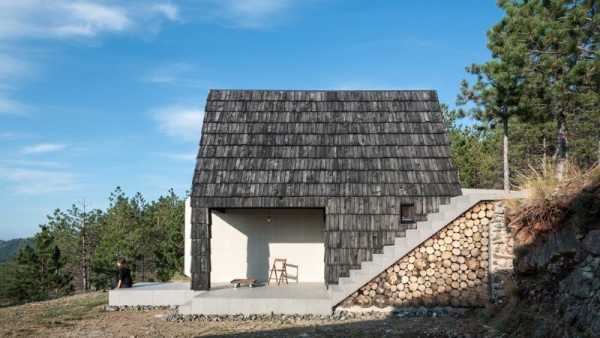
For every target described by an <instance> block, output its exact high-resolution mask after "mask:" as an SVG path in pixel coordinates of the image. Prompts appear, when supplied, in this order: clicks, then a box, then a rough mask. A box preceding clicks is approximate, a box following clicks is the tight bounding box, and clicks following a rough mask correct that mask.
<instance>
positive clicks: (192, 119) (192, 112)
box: [153, 105, 204, 142]
mask: <svg viewBox="0 0 600 338" xmlns="http://www.w3.org/2000/svg"><path fill="white" fill-rule="evenodd" d="M153 116H154V119H155V120H156V121H157V122H158V128H159V130H160V131H161V132H162V133H164V134H165V135H168V136H171V137H173V138H178V139H181V140H184V141H196V142H197V141H198V140H199V139H200V131H201V130H202V119H203V118H204V112H203V111H202V110H200V109H198V108H197V107H190V106H183V105H171V106H167V107H164V108H160V109H158V110H156V111H155V112H154V113H153Z"/></svg>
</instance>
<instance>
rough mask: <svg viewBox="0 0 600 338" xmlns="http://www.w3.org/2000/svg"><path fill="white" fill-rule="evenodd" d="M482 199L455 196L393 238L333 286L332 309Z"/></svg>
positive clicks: (331, 290)
mask: <svg viewBox="0 0 600 338" xmlns="http://www.w3.org/2000/svg"><path fill="white" fill-rule="evenodd" d="M480 199H481V196H480V195H474V194H470V195H461V196H456V197H452V198H451V199H450V203H448V204H441V205H440V206H439V208H438V212H435V213H431V214H429V215H427V220H425V221H418V222H416V223H415V225H416V227H414V226H413V228H410V227H407V228H406V229H405V230H404V231H403V232H402V233H401V234H399V236H397V237H396V238H395V239H394V244H393V245H385V246H384V247H383V250H382V252H381V253H374V254H373V255H372V259H371V260H370V261H364V262H361V264H360V269H351V270H350V271H349V277H341V278H340V279H339V282H338V284H337V285H331V286H330V295H331V301H332V303H331V304H332V306H336V305H337V304H338V303H339V302H341V301H343V300H344V299H345V298H346V297H348V296H350V295H351V294H352V293H354V292H356V291H357V290H358V289H359V288H360V287H362V286H363V285H364V284H365V283H367V282H369V281H370V280H371V279H373V278H375V277H377V275H378V274H380V273H381V272H383V271H385V270H386V269H387V268H388V267H389V266H391V265H392V264H394V263H395V262H396V261H397V260H399V259H401V258H402V257H404V256H405V255H406V254H408V253H409V252H410V251H411V250H413V249H414V248H416V247H418V246H419V245H420V244H422V243H423V242H424V241H426V240H427V239H429V238H430V237H431V236H433V235H434V234H435V233H437V232H438V231H439V230H441V228H442V227H444V226H446V225H448V224H449V223H450V222H452V221H453V220H454V219H455V218H456V217H458V216H460V215H461V214H462V213H463V212H465V211H466V210H468V209H469V208H470V207H472V206H473V205H474V204H475V203H477V202H479V201H480Z"/></svg>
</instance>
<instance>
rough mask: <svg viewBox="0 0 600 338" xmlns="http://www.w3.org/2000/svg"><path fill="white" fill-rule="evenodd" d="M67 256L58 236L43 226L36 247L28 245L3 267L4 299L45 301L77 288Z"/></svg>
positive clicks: (0, 287) (0, 289)
mask: <svg viewBox="0 0 600 338" xmlns="http://www.w3.org/2000/svg"><path fill="white" fill-rule="evenodd" d="M65 261H66V259H65V257H64V256H63V255H62V254H61V251H60V249H59V247H58V246H57V244H56V238H55V237H54V235H53V234H52V233H51V232H50V231H49V230H48V228H47V227H45V226H42V227H41V231H40V232H39V233H38V234H37V235H36V236H35V238H34V245H33V246H29V245H27V246H25V247H23V248H21V250H19V253H18V254H17V256H16V257H15V258H14V259H13V260H11V261H10V262H8V263H6V264H5V265H4V267H3V270H4V271H3V280H2V285H1V286H0V294H1V296H2V299H5V300H9V301H13V302H24V301H30V300H44V299H48V298H53V297H59V296H63V295H66V294H69V293H71V292H72V291H73V287H72V285H71V279H72V277H71V275H70V274H69V273H68V272H66V271H65V269H64V267H65Z"/></svg>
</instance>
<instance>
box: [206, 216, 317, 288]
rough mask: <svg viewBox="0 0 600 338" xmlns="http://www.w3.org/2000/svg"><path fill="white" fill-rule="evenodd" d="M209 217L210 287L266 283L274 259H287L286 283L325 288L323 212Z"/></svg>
mask: <svg viewBox="0 0 600 338" xmlns="http://www.w3.org/2000/svg"><path fill="white" fill-rule="evenodd" d="M211 217H212V225H211V232H212V238H211V275H210V278H211V283H226V282H229V281H231V280H232V279H234V278H256V279H257V280H259V281H262V282H264V281H266V280H267V277H268V273H269V268H270V267H271V266H272V264H273V260H274V259H275V258H285V259H287V266H288V269H287V271H288V280H289V282H290V283H295V282H301V283H315V282H317V283H324V281H325V278H324V271H325V263H324V254H325V244H324V240H323V238H324V229H325V219H324V210H322V209H224V210H219V211H216V210H213V211H212V212H211Z"/></svg>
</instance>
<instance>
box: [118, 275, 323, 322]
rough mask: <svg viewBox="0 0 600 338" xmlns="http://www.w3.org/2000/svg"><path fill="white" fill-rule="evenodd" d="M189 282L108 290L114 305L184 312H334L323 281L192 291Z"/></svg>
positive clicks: (220, 287)
mask: <svg viewBox="0 0 600 338" xmlns="http://www.w3.org/2000/svg"><path fill="white" fill-rule="evenodd" d="M189 287H190V286H189V283H139V284H135V285H134V287H132V288H129V289H118V290H111V291H109V295H108V303H109V305H111V306H124V305H127V306H136V305H150V306H168V305H177V306H179V312H180V313H182V314H218V315H227V314H240V313H242V314H270V313H276V314H317V315H319V314H323V315H327V314H330V313H331V301H330V298H329V293H328V292H327V289H326V288H325V285H324V284H321V283H299V284H296V283H290V284H288V285H287V286H276V285H269V286H257V287H254V288H248V287H240V288H237V289H235V288H233V287H231V286H230V285H229V284H227V285H224V284H223V285H214V286H213V287H212V289H211V290H210V291H192V290H190V289H189Z"/></svg>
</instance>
